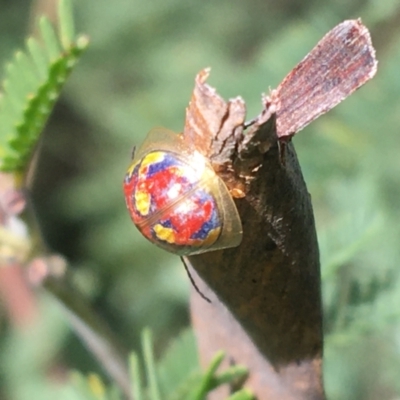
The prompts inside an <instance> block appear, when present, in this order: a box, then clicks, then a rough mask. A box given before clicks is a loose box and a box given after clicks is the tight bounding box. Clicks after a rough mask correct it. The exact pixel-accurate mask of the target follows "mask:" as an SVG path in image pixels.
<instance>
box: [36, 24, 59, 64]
mask: <svg viewBox="0 0 400 400" xmlns="http://www.w3.org/2000/svg"><path fill="white" fill-rule="evenodd" d="M39 25H40V32H41V34H42V37H43V40H44V43H45V49H46V50H47V53H48V56H49V61H50V62H51V61H53V60H55V59H57V58H58V56H59V54H60V51H61V49H60V45H59V43H58V39H57V36H56V34H55V32H54V29H53V26H52V25H51V23H50V21H49V20H48V19H47V18H46V17H42V18H40V21H39Z"/></svg>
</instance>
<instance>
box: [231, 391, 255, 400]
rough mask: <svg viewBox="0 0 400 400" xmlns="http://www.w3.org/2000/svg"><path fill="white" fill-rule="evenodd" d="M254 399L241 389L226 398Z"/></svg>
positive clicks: (248, 392) (237, 399) (249, 392)
mask: <svg viewBox="0 0 400 400" xmlns="http://www.w3.org/2000/svg"><path fill="white" fill-rule="evenodd" d="M254 399H255V397H254V395H253V393H251V391H250V390H248V389H242V390H239V391H238V392H236V393H234V394H232V395H231V396H229V397H228V398H227V400H254Z"/></svg>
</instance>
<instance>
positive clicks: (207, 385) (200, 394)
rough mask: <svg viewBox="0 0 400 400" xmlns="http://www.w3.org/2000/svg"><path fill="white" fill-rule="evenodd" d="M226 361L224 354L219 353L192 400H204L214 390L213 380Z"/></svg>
mask: <svg viewBox="0 0 400 400" xmlns="http://www.w3.org/2000/svg"><path fill="white" fill-rule="evenodd" d="M223 359H224V353H223V352H222V351H219V352H218V353H217V354H216V355H215V356H214V358H213V359H212V361H211V363H210V366H209V367H208V369H207V371H206V372H205V374H204V376H203V378H202V380H201V382H200V384H199V385H198V386H197V388H195V389H194V391H193V393H192V395H191V396H190V397H189V398H190V400H203V399H204V398H205V396H206V394H207V393H208V392H209V391H210V390H211V389H213V387H212V380H213V376H214V374H215V372H216V371H217V369H218V367H219V366H220V365H221V363H222V360H223Z"/></svg>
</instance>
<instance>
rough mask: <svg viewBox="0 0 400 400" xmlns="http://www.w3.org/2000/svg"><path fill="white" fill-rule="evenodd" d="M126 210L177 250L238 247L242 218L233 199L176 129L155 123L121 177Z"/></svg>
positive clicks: (151, 236)
mask: <svg viewBox="0 0 400 400" xmlns="http://www.w3.org/2000/svg"><path fill="white" fill-rule="evenodd" d="M124 193H125V201H126V205H127V208H128V210H129V213H130V216H131V218H132V220H133V222H134V223H135V225H136V226H137V228H138V229H139V231H140V232H141V233H142V234H143V236H145V237H146V238H147V239H148V240H150V241H151V242H152V243H154V244H156V245H157V246H159V247H161V248H163V249H165V250H167V251H170V252H172V253H175V254H178V255H191V254H199V253H204V252H207V251H212V250H219V249H224V248H229V247H236V246H238V245H239V244H240V242H241V240H242V224H241V221H240V217H239V214H238V212H237V209H236V206H235V203H234V201H233V199H232V197H231V195H230V193H229V190H228V189H227V187H226V186H225V184H224V182H223V181H222V179H221V178H219V176H218V175H217V174H216V173H215V171H214V169H213V168H212V166H211V165H210V163H209V162H208V161H207V159H206V158H205V157H204V156H203V155H202V154H200V153H199V152H198V151H196V150H192V149H188V148H187V145H186V144H185V143H184V142H183V140H182V135H178V134H176V133H174V132H172V131H169V130H168V129H164V128H155V129H152V130H151V131H150V132H149V134H148V135H147V138H146V140H145V141H144V143H143V145H142V146H141V147H140V148H139V149H138V150H137V151H136V154H135V156H134V159H133V160H132V163H131V165H130V166H129V168H128V171H127V173H126V176H125V180H124Z"/></svg>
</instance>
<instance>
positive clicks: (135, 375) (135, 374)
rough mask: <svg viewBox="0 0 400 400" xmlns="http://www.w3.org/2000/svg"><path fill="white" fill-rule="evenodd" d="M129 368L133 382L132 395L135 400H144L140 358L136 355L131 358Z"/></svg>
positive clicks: (133, 354)
mask: <svg viewBox="0 0 400 400" xmlns="http://www.w3.org/2000/svg"><path fill="white" fill-rule="evenodd" d="M129 366H130V373H131V380H132V394H133V398H134V399H135V400H143V398H144V397H143V387H142V377H141V374H140V365H139V358H138V356H137V354H136V353H132V354H131V355H130V357H129Z"/></svg>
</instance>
